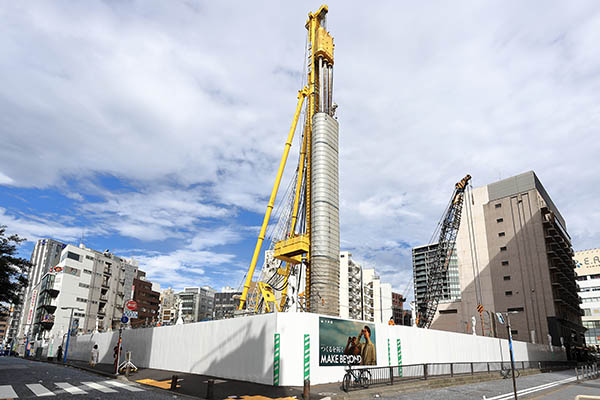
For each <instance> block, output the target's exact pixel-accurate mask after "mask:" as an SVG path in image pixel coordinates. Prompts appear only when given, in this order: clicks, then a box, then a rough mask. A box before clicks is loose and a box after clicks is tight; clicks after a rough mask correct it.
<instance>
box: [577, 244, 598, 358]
mask: <svg viewBox="0 0 600 400" xmlns="http://www.w3.org/2000/svg"><path fill="white" fill-rule="evenodd" d="M574 258H575V262H576V268H575V273H576V274H577V281H578V282H577V284H578V286H579V296H580V297H581V300H582V304H581V309H582V310H583V317H582V320H583V327H584V328H586V331H585V343H586V344H587V345H589V346H594V347H596V348H597V349H598V348H600V249H591V250H583V251H576V252H575V257H574Z"/></svg>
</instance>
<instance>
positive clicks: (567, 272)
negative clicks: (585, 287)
mask: <svg viewBox="0 0 600 400" xmlns="http://www.w3.org/2000/svg"><path fill="white" fill-rule="evenodd" d="M461 219H462V221H463V223H462V225H461V228H460V230H459V232H458V236H457V240H456V254H457V258H458V270H459V281H460V288H461V299H460V301H452V302H447V303H444V304H440V306H439V308H438V312H437V313H436V316H435V319H434V322H433V325H432V328H434V329H444V330H452V331H458V332H465V331H470V330H472V328H473V325H475V328H476V331H477V333H478V334H483V335H486V336H498V337H506V336H507V333H506V330H505V329H501V327H498V326H496V324H495V323H494V321H495V319H494V318H492V314H493V313H494V312H504V313H506V312H510V313H513V315H511V324H512V335H513V337H514V338H515V339H516V340H522V341H528V342H533V343H542V344H549V343H550V342H551V343H552V344H553V345H554V346H560V345H561V344H564V345H565V346H566V347H567V348H570V349H574V348H575V347H577V346H582V345H583V343H584V330H585V329H584V327H583V325H582V320H581V314H582V311H581V309H580V307H579V304H580V302H581V299H580V297H579V296H578V294H577V285H576V282H575V262H574V261H573V258H572V257H573V254H574V252H573V249H572V245H571V238H570V236H569V234H568V232H567V225H566V222H565V220H564V218H563V217H562V215H561V214H560V212H559V211H558V208H557V207H556V205H555V204H554V202H553V201H552V199H551V198H550V196H549V195H548V192H547V191H546V189H545V188H544V187H543V186H542V184H541V182H540V180H539V179H538V178H537V176H536V175H535V173H534V172H533V171H529V172H525V173H523V174H520V175H516V176H513V177H511V178H507V179H504V180H501V181H498V182H495V183H492V184H489V185H486V186H482V187H478V188H475V189H473V190H471V191H468V192H467V197H466V199H465V207H464V208H463V211H462V215H461ZM480 305H481V306H482V307H479V306H480ZM478 308H480V309H481V310H482V311H481V312H479V311H478Z"/></svg>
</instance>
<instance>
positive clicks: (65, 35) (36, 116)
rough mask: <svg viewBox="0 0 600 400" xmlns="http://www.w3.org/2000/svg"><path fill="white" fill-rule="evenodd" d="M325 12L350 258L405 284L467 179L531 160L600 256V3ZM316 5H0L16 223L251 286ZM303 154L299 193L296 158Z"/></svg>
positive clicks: (5, 156) (4, 158)
mask: <svg viewBox="0 0 600 400" xmlns="http://www.w3.org/2000/svg"><path fill="white" fill-rule="evenodd" d="M377 4H378V6H377V7H367V6H365V4H364V2H347V1H344V2H342V1H333V2H330V3H329V8H330V14H329V21H328V24H329V26H328V28H329V30H330V31H331V33H332V34H333V36H334V38H335V43H336V48H335V51H336V65H335V72H334V75H335V78H334V79H335V83H334V92H335V93H334V100H335V102H336V103H338V104H339V108H338V117H339V122H340V195H341V199H340V200H341V241H342V248H343V249H346V250H349V251H351V252H352V253H353V256H354V258H355V259H357V260H358V261H359V262H361V263H362V264H363V265H364V266H367V267H375V268H377V269H378V271H380V273H381V275H382V277H383V279H384V280H386V281H388V282H391V283H392V284H393V287H394V288H395V289H396V290H398V291H402V290H403V289H404V287H405V285H406V283H407V282H408V280H409V277H410V275H411V265H410V247H411V246H413V245H420V244H423V243H425V242H426V241H427V240H428V239H429V238H430V236H431V232H433V230H434V228H435V225H436V223H437V221H438V220H439V218H440V216H441V213H442V212H443V209H444V206H445V205H446V203H447V201H448V198H449V196H450V194H451V191H452V188H453V185H454V183H455V182H456V181H458V180H460V179H461V178H462V177H463V176H464V175H465V174H466V173H470V174H471V175H472V176H473V184H474V185H475V186H481V185H485V184H488V183H490V182H493V181H495V180H498V179H499V178H506V177H509V176H512V175H515V174H518V173H521V172H524V171H528V170H534V171H535V172H536V173H537V175H538V176H539V178H540V179H541V181H542V183H543V184H544V186H545V187H546V189H547V190H548V192H549V194H550V196H551V197H552V198H553V199H554V202H555V203H556V205H557V206H558V208H559V209H560V211H561V213H562V214H563V216H564V217H565V219H566V221H567V227H568V229H569V232H570V233H571V235H572V237H573V244H574V247H575V248H576V249H585V248H592V247H598V246H600V211H599V209H598V206H597V204H598V200H597V199H598V197H599V195H600V193H599V192H600V190H599V189H598V187H599V180H600V178H599V174H598V161H597V160H598V155H599V154H600V141H599V140H598V124H599V120H600V90H599V89H600V54H599V53H598V51H597V43H598V42H599V41H600V5H598V3H597V2H593V1H589V2H585V1H582V2H577V3H566V2H550V3H548V2H546V1H531V2H527V3H523V4H522V3H516V2H515V3H507V2H501V1H496V2H485V3H482V2H458V3H456V2H454V3H452V4H449V3H447V2H427V3H426V4H409V3H399V2H379V3H377ZM319 5H320V4H319V3H318V2H314V1H309V2H285V3H284V2H269V1H263V2H259V3H252V4H246V3H240V2H230V1H221V2H197V1H171V2H159V1H90V2H70V1H53V2H41V3H36V4H35V5H33V4H32V3H23V2H3V3H2V4H1V5H0V74H1V76H3V77H4V79H3V85H1V86H0V143H1V145H0V223H1V224H5V225H7V226H8V229H9V231H10V232H16V233H19V234H21V235H22V236H24V237H27V238H28V239H29V242H27V243H26V244H25V245H24V246H23V248H22V254H23V255H24V256H26V257H29V254H30V251H31V249H32V245H33V241H34V240H36V239H37V238H41V237H52V238H55V239H59V240H63V241H66V242H69V243H74V244H77V243H78V242H79V240H80V238H81V236H82V234H83V235H84V242H85V244H86V245H87V246H88V247H91V248H94V249H98V250H104V249H107V248H108V249H111V250H113V251H114V252H116V253H117V254H119V255H123V256H133V257H135V258H136V259H138V260H139V261H140V264H141V266H142V268H143V269H145V270H146V271H147V272H148V276H149V278H150V279H151V280H156V281H158V282H159V283H160V284H161V286H162V287H163V288H164V287H168V286H173V287H175V288H178V289H180V288H183V287H184V286H196V285H211V286H213V287H215V288H217V289H220V288H221V287H223V286H226V285H229V286H233V287H238V286H239V285H240V283H241V281H242V279H243V276H244V274H245V272H246V270H247V266H248V263H249V261H250V258H251V255H252V250H253V246H254V243H255V241H256V235H257V232H258V226H259V225H260V223H261V222H262V217H263V213H264V211H265V208H266V202H267V199H268V196H269V193H270V189H271V186H272V184H273V179H274V177H275V173H276V169H277V165H278V162H279V158H280V155H281V152H282V149H283V143H284V141H285V138H286V135H287V131H288V129H289V124H290V122H291V118H292V115H293V112H294V108H295V104H296V93H297V90H298V89H300V85H301V79H302V70H303V57H304V44H305V39H306V37H305V35H306V31H305V29H304V22H305V20H306V15H307V13H308V11H310V10H316V9H317V8H318V7H319ZM298 147H299V146H298V141H297V140H296V141H295V142H294V146H293V147H292V155H291V157H290V162H289V164H288V169H287V170H286V175H285V176H284V180H283V183H282V187H283V188H285V187H286V186H287V183H288V182H289V179H290V178H291V174H292V172H293V168H294V167H295V161H296V157H297V152H298Z"/></svg>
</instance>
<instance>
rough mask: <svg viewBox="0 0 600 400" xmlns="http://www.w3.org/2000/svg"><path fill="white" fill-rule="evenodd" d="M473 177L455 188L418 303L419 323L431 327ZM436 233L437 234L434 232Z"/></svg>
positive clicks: (443, 219) (444, 216)
mask: <svg viewBox="0 0 600 400" xmlns="http://www.w3.org/2000/svg"><path fill="white" fill-rule="evenodd" d="M470 180H471V175H467V176H465V177H464V178H463V179H462V180H461V181H460V182H458V183H457V184H456V185H455V187H454V193H453V194H452V197H451V199H450V203H449V204H448V207H447V208H446V211H445V212H444V215H443V217H442V220H441V221H440V223H439V224H438V228H439V240H438V247H437V251H436V252H435V255H434V257H433V260H432V261H431V262H429V263H428V265H427V287H426V292H425V296H424V298H423V301H422V302H420V303H419V304H417V308H418V315H417V326H418V327H420V328H429V327H430V326H431V323H432V322H433V317H434V316H435V312H436V310H437V306H438V303H439V301H440V298H441V297H442V289H443V286H444V281H445V280H446V279H447V272H448V264H449V263H450V258H451V257H452V253H453V252H454V247H455V244H456V235H457V234H458V229H459V227H460V218H461V213H462V207H463V202H464V193H465V190H466V188H467V185H468V184H469V181H470ZM434 236H435V235H434Z"/></svg>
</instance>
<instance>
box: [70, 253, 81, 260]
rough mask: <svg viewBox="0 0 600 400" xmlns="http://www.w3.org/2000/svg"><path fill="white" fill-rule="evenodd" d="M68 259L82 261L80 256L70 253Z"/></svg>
mask: <svg viewBox="0 0 600 400" xmlns="http://www.w3.org/2000/svg"><path fill="white" fill-rule="evenodd" d="M67 258H70V259H71V260H75V261H80V260H81V258H80V256H79V254H77V253H72V252H70V251H68V252H67Z"/></svg>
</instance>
